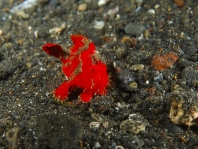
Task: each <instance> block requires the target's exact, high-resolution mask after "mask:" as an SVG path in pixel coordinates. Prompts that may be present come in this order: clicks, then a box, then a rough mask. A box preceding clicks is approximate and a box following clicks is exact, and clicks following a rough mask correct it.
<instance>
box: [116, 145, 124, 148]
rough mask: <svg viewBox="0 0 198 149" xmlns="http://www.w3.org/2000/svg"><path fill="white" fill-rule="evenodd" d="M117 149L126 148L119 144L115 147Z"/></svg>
mask: <svg viewBox="0 0 198 149" xmlns="http://www.w3.org/2000/svg"><path fill="white" fill-rule="evenodd" d="M115 149H124V147H122V146H120V145H117V146H116V147H115Z"/></svg>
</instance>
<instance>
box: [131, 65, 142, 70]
mask: <svg viewBox="0 0 198 149" xmlns="http://www.w3.org/2000/svg"><path fill="white" fill-rule="evenodd" d="M142 69H144V65H143V64H135V65H133V66H131V70H134V71H137V70H142Z"/></svg>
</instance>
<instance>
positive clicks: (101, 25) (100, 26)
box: [93, 21, 105, 30]
mask: <svg viewBox="0 0 198 149" xmlns="http://www.w3.org/2000/svg"><path fill="white" fill-rule="evenodd" d="M104 26H105V22H104V21H95V25H94V26H93V27H94V28H95V29H98V30H101V29H103V28H104Z"/></svg>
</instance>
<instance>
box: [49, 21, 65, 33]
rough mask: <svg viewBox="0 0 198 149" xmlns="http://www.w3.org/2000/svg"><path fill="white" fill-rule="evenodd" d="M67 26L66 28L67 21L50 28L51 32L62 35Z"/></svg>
mask: <svg viewBox="0 0 198 149" xmlns="http://www.w3.org/2000/svg"><path fill="white" fill-rule="evenodd" d="M65 28H66V23H63V24H62V25H61V26H60V27H55V28H52V29H50V30H49V33H50V34H57V35H60V34H61V33H62V32H63V30H64V29H65Z"/></svg>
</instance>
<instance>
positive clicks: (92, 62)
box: [42, 35, 109, 102]
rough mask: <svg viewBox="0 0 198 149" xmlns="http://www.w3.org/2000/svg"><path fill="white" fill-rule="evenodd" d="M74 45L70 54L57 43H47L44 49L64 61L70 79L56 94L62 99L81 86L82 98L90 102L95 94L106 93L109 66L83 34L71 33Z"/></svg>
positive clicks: (63, 66) (64, 71)
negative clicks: (67, 54)
mask: <svg viewBox="0 0 198 149" xmlns="http://www.w3.org/2000/svg"><path fill="white" fill-rule="evenodd" d="M70 38H71V39H72V41H73V43H74V45H73V46H72V47H71V48H70V56H69V57H67V58H64V57H65V56H66V53H64V52H63V50H62V48H61V47H60V46H59V45H58V46H57V44H54V46H53V44H51V43H47V44H45V45H44V46H43V47H42V49H43V50H44V51H45V52H46V53H48V54H50V55H52V56H54V57H56V58H59V59H60V60H61V61H62V71H63V73H64V74H65V75H66V76H67V78H68V80H67V81H65V82H63V83H62V84H61V85H60V86H59V87H58V88H57V89H56V90H54V96H55V97H56V98H57V99H58V100H61V101H65V100H66V99H67V98H68V95H69V90H70V88H71V87H72V88H77V87H78V88H81V89H83V92H82V93H81V94H80V99H81V100H82V101H83V102H89V101H90V100H91V98H92V96H93V95H96V94H98V95H105V94H106V93H107V91H106V86H107V85H108V82H109V77H108V73H107V67H106V65H105V63H103V62H101V61H100V60H99V59H98V58H97V56H96V50H95V45H94V43H93V42H91V41H90V40H89V39H87V38H86V37H84V36H82V35H71V36H70ZM64 54H65V55H64Z"/></svg>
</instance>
